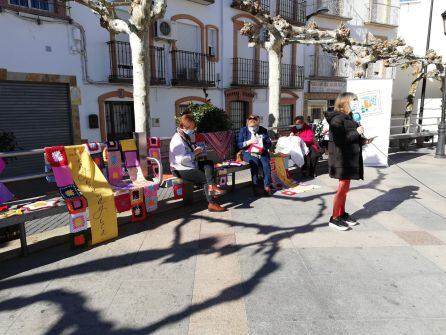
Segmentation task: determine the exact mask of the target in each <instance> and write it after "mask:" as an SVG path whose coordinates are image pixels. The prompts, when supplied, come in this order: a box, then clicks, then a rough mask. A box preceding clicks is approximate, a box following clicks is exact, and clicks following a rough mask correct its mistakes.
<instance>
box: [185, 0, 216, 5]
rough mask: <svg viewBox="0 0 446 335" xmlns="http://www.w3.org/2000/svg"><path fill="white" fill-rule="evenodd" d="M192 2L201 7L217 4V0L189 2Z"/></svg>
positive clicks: (194, 0) (193, 0) (191, 0)
mask: <svg viewBox="0 0 446 335" xmlns="http://www.w3.org/2000/svg"><path fill="white" fill-rule="evenodd" d="M189 1H190V2H195V3H199V4H200V5H205V6H209V5H213V4H214V3H215V0H189Z"/></svg>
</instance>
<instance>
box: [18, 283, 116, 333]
mask: <svg viewBox="0 0 446 335" xmlns="http://www.w3.org/2000/svg"><path fill="white" fill-rule="evenodd" d="M119 287H120V282H116V281H102V280H83V279H82V278H76V279H75V280H67V279H64V280H57V281H53V282H51V283H50V285H49V286H48V287H47V288H46V289H45V291H44V292H42V293H40V294H36V295H33V296H28V297H27V298H24V299H23V301H24V302H25V303H26V304H27V305H28V308H26V309H25V310H24V312H23V313H21V314H20V316H19V317H18V318H17V319H16V320H15V321H14V323H13V324H12V325H11V329H22V330H23V331H24V332H26V331H27V330H32V329H34V328H36V329H40V328H42V329H51V328H52V327H53V326H56V325H57V326H59V327H61V326H69V325H90V326H94V325H100V324H101V322H102V317H103V315H104V314H105V312H106V311H107V309H108V307H109V306H110V304H111V302H112V300H113V297H114V296H115V294H116V292H117V291H118V289H119Z"/></svg>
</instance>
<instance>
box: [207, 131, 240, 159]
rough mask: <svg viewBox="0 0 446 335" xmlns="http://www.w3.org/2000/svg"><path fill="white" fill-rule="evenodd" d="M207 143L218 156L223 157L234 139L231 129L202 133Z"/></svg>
mask: <svg viewBox="0 0 446 335" xmlns="http://www.w3.org/2000/svg"><path fill="white" fill-rule="evenodd" d="M203 136H204V138H205V139H206V143H208V144H209V145H210V146H211V147H212V148H213V149H214V150H215V152H216V153H217V155H218V157H220V158H221V159H225V158H226V155H227V154H228V152H229V150H230V149H231V147H232V145H233V141H234V136H233V132H232V130H228V131H217V132H213V133H203Z"/></svg>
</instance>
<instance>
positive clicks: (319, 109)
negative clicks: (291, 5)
mask: <svg viewBox="0 0 446 335" xmlns="http://www.w3.org/2000/svg"><path fill="white" fill-rule="evenodd" d="M321 9H324V11H323V12H321V13H320V14H317V15H315V16H314V17H313V19H314V20H315V21H316V23H317V24H318V26H319V28H321V29H336V28H337V27H338V26H339V25H340V24H341V23H344V24H346V25H347V27H348V28H349V29H350V30H351V35H352V37H353V38H355V39H357V40H360V41H365V40H366V39H367V33H368V32H371V33H372V34H373V35H374V36H375V37H379V38H382V39H391V38H395V37H396V36H397V31H398V22H399V3H398V0H379V1H377V0H370V1H364V0H309V1H307V13H308V14H311V13H317V12H318V11H321ZM327 10H328V11H327ZM305 60H306V63H305V71H306V72H305V74H306V79H307V80H306V83H305V94H304V106H303V114H304V116H305V117H308V118H310V119H311V120H314V119H320V118H321V117H322V113H323V111H325V110H327V108H331V107H333V105H334V100H335V99H336V96H337V95H338V94H339V93H340V92H343V91H345V87H346V84H345V83H346V79H347V78H352V77H353V67H352V64H351V63H349V62H347V61H345V60H337V59H336V57H334V56H331V55H329V54H326V53H324V52H322V51H321V48H320V47H317V46H307V47H305ZM393 77H394V71H393V70H392V69H386V68H384V66H383V64H382V62H378V63H376V64H374V65H373V66H371V67H369V68H368V70H367V75H366V78H373V79H380V78H382V79H388V78H393Z"/></svg>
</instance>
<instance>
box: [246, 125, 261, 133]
mask: <svg viewBox="0 0 446 335" xmlns="http://www.w3.org/2000/svg"><path fill="white" fill-rule="evenodd" d="M248 129H249V131H251V132H254V133H255V132H256V131H257V130H259V126H255V127H248Z"/></svg>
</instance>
